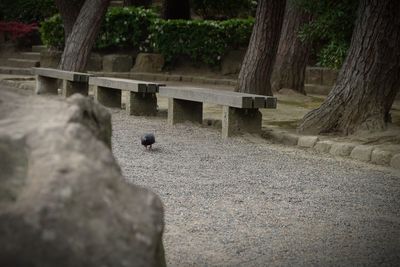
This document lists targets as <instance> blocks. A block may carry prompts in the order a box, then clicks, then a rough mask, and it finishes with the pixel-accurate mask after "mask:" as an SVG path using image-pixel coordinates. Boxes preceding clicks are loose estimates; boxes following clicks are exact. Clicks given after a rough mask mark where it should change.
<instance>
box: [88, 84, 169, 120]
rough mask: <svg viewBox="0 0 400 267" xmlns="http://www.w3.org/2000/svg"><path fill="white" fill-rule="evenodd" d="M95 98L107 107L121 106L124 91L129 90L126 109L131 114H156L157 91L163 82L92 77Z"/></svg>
mask: <svg viewBox="0 0 400 267" xmlns="http://www.w3.org/2000/svg"><path fill="white" fill-rule="evenodd" d="M89 85H91V86H93V87H94V98H95V100H96V101H97V102H98V103H100V104H102V105H104V106H106V107H119V108H120V107H121V96H122V93H121V92H122V91H128V96H127V101H126V110H127V111H128V113H129V114H130V115H154V114H156V113H157V97H156V93H157V92H158V91H159V87H160V86H163V84H159V83H152V82H146V81H138V80H130V79H121V78H108V77H90V79H89Z"/></svg>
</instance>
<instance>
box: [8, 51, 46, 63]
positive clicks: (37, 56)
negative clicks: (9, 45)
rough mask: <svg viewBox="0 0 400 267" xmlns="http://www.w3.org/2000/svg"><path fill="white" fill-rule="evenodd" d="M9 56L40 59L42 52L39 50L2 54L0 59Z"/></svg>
mask: <svg viewBox="0 0 400 267" xmlns="http://www.w3.org/2000/svg"><path fill="white" fill-rule="evenodd" d="M8 58H18V59H28V60H36V61H40V53H39V52H14V53H2V54H0V59H3V60H5V59H8Z"/></svg>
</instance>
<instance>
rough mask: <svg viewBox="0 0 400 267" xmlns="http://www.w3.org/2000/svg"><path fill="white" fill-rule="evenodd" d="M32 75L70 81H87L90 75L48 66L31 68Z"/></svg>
mask: <svg viewBox="0 0 400 267" xmlns="http://www.w3.org/2000/svg"><path fill="white" fill-rule="evenodd" d="M32 72H33V74H34V75H38V76H44V77H49V78H55V79H60V80H67V81H71V82H88V81H89V77H90V76H92V75H91V74H88V73H82V72H73V71H65V70H58V69H50V68H32Z"/></svg>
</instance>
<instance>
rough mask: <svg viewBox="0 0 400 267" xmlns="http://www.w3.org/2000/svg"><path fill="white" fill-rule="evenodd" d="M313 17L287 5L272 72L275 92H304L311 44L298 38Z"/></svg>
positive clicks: (292, 5) (272, 83)
mask: <svg viewBox="0 0 400 267" xmlns="http://www.w3.org/2000/svg"><path fill="white" fill-rule="evenodd" d="M310 19H311V15H310V14H309V13H307V12H306V11H304V10H303V9H301V8H299V7H297V6H296V5H294V4H292V3H290V1H289V2H288V3H287V4H286V11H285V19H284V20H283V26H282V33H281V38H280V41H279V46H278V52H277V54H276V60H275V67H274V70H273V72H272V78H271V85H272V90H273V91H275V92H276V91H279V90H280V89H282V88H289V89H292V90H295V91H297V92H299V93H301V94H304V95H305V94H306V91H305V90H304V78H305V73H306V66H307V60H308V56H309V54H310V53H309V52H310V48H311V47H310V43H304V42H302V41H301V40H300V38H299V37H298V31H299V30H300V29H301V28H302V27H303V26H304V24H305V23H307V22H309V21H310Z"/></svg>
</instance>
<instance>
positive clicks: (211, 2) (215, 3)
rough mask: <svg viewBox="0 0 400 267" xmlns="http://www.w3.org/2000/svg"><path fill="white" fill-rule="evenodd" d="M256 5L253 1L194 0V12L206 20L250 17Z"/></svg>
mask: <svg viewBox="0 0 400 267" xmlns="http://www.w3.org/2000/svg"><path fill="white" fill-rule="evenodd" d="M256 5H257V2H256V1H251V0H192V6H193V10H194V12H195V13H196V14H198V15H200V16H202V17H203V18H205V19H229V18H237V17H248V16H249V15H251V14H252V13H253V11H254V8H255V6H256Z"/></svg>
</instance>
